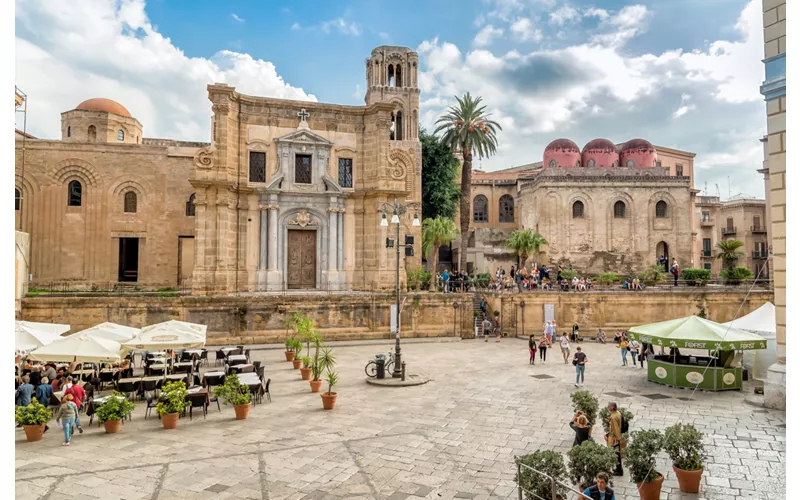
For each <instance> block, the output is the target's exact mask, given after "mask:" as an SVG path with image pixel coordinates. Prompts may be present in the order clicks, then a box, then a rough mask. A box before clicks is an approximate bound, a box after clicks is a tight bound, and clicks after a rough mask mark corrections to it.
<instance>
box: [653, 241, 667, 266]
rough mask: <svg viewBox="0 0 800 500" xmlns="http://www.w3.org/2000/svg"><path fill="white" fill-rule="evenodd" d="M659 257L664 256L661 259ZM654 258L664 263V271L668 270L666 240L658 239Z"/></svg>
mask: <svg viewBox="0 0 800 500" xmlns="http://www.w3.org/2000/svg"><path fill="white" fill-rule="evenodd" d="M661 257H664V258H663V259H662V258H661ZM656 259H658V262H659V263H662V264H664V272H669V263H670V258H669V245H668V244H667V242H666V241H659V242H658V245H656Z"/></svg>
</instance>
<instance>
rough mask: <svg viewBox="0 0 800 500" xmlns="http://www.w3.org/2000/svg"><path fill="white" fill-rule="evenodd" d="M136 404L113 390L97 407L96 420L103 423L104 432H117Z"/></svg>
mask: <svg viewBox="0 0 800 500" xmlns="http://www.w3.org/2000/svg"><path fill="white" fill-rule="evenodd" d="M134 408H136V405H135V404H133V402H132V401H130V400H128V398H126V397H125V395H124V394H122V393H121V392H117V391H114V393H113V395H112V396H111V397H110V398H108V399H107V400H106V402H105V403H103V405H102V406H100V407H99V408H97V411H96V412H95V413H97V420H98V421H100V422H102V423H103V427H105V428H106V433H108V434H114V433H116V432H119V429H120V426H121V424H122V421H123V420H125V418H127V417H128V416H129V415H130V414H131V412H133V409H134Z"/></svg>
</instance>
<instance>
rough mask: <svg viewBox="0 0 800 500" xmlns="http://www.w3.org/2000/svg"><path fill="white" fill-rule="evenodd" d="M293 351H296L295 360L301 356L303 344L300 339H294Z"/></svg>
mask: <svg viewBox="0 0 800 500" xmlns="http://www.w3.org/2000/svg"><path fill="white" fill-rule="evenodd" d="M292 350H293V351H294V357H295V358H297V357H298V356H300V352H301V351H302V350H303V343H302V342H301V341H300V339H297V338H294V339H292Z"/></svg>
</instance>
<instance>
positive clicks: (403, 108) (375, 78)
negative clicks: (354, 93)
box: [364, 45, 419, 141]
mask: <svg viewBox="0 0 800 500" xmlns="http://www.w3.org/2000/svg"><path fill="white" fill-rule="evenodd" d="M366 66H367V95H366V96H365V97H364V102H366V104H367V105H370V104H375V103H378V102H388V103H392V104H394V108H395V109H394V111H393V112H392V127H391V130H390V132H389V133H390V138H391V139H392V140H395V141H409V140H417V139H418V135H419V86H418V84H417V77H418V74H419V55H417V53H416V52H414V51H413V50H411V49H409V48H408V47H394V46H388V45H382V46H380V47H377V48H375V49H373V50H372V54H371V55H370V57H369V59H367V60H366Z"/></svg>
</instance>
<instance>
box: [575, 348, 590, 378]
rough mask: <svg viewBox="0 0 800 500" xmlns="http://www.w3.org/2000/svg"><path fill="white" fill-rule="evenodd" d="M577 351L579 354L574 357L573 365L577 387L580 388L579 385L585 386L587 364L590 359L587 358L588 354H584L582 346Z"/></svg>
mask: <svg viewBox="0 0 800 500" xmlns="http://www.w3.org/2000/svg"><path fill="white" fill-rule="evenodd" d="M575 350H577V351H578V352H576V353H575V356H573V357H572V364H573V365H575V387H578V384H580V385H583V380H584V373H585V372H586V363H587V362H588V361H589V358H587V357H586V353H585V352H583V349H581V346H578V347H576V348H575Z"/></svg>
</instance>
